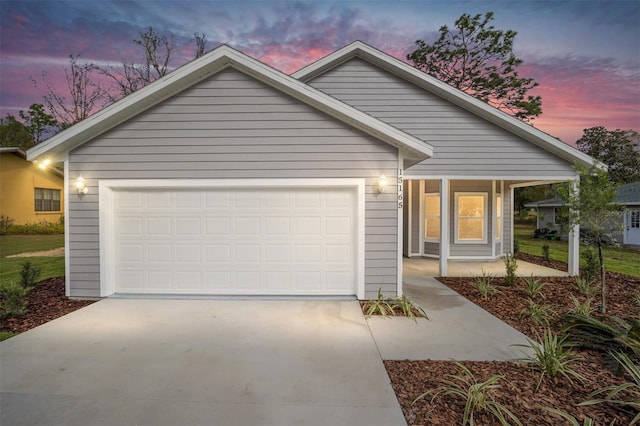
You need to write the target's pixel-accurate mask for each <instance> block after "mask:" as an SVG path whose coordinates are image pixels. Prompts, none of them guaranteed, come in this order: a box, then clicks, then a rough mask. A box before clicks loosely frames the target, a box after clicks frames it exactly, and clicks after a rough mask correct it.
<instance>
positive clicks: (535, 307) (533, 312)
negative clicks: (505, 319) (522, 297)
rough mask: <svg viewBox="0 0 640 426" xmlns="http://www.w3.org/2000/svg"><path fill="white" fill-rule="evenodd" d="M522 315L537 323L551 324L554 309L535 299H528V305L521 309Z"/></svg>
mask: <svg viewBox="0 0 640 426" xmlns="http://www.w3.org/2000/svg"><path fill="white" fill-rule="evenodd" d="M520 315H522V316H525V317H529V318H530V319H531V320H532V321H533V322H535V323H536V324H549V320H550V319H551V317H552V316H553V309H551V306H548V305H539V304H537V303H536V302H534V301H533V300H531V299H529V300H528V301H527V307H526V308H524V309H523V310H522V311H520Z"/></svg>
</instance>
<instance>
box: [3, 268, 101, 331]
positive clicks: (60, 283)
mask: <svg viewBox="0 0 640 426" xmlns="http://www.w3.org/2000/svg"><path fill="white" fill-rule="evenodd" d="M27 300H28V303H27V309H28V311H27V313H26V314H25V315H23V316H21V317H19V318H0V331H9V332H12V333H22V332H25V331H27V330H30V329H32V328H34V327H37V326H39V325H42V324H44V323H46V322H48V321H51V320H54V319H56V318H58V317H61V316H63V315H66V314H68V313H70V312H73V311H75V310H77V309H80V308H82V307H85V306H87V305H90V304H91V303H93V301H91V300H73V299H69V298H68V297H67V296H65V295H64V278H62V277H59V278H49V279H46V280H43V281H40V282H39V283H38V284H37V285H36V287H35V288H34V289H33V290H31V291H30V292H29V294H28V295H27Z"/></svg>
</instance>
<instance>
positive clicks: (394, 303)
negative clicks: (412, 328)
mask: <svg viewBox="0 0 640 426" xmlns="http://www.w3.org/2000/svg"><path fill="white" fill-rule="evenodd" d="M389 305H390V306H391V309H392V310H393V311H395V310H396V309H399V310H400V312H401V313H402V315H404V316H405V317H407V318H411V319H412V320H414V321H415V322H418V321H417V320H416V317H422V318H427V319H429V317H428V316H427V313H426V312H425V311H424V309H422V308H421V307H420V306H417V305H414V304H413V302H412V301H411V300H409V298H408V297H407V295H406V294H403V295H402V297H396V298H395V299H392V300H391V301H390V302H389Z"/></svg>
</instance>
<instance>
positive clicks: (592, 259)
mask: <svg viewBox="0 0 640 426" xmlns="http://www.w3.org/2000/svg"><path fill="white" fill-rule="evenodd" d="M581 257H582V260H583V261H584V266H583V267H582V271H581V276H582V277H583V278H584V279H585V280H587V282H589V283H592V282H594V281H596V280H597V279H598V277H599V276H600V260H598V255H597V253H596V252H595V251H594V250H593V248H592V247H587V248H586V249H584V250H582V254H581Z"/></svg>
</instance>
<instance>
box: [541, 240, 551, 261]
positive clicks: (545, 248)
mask: <svg viewBox="0 0 640 426" xmlns="http://www.w3.org/2000/svg"><path fill="white" fill-rule="evenodd" d="M542 257H544V260H549V259H550V257H549V244H547V243H544V244H543V245H542Z"/></svg>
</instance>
